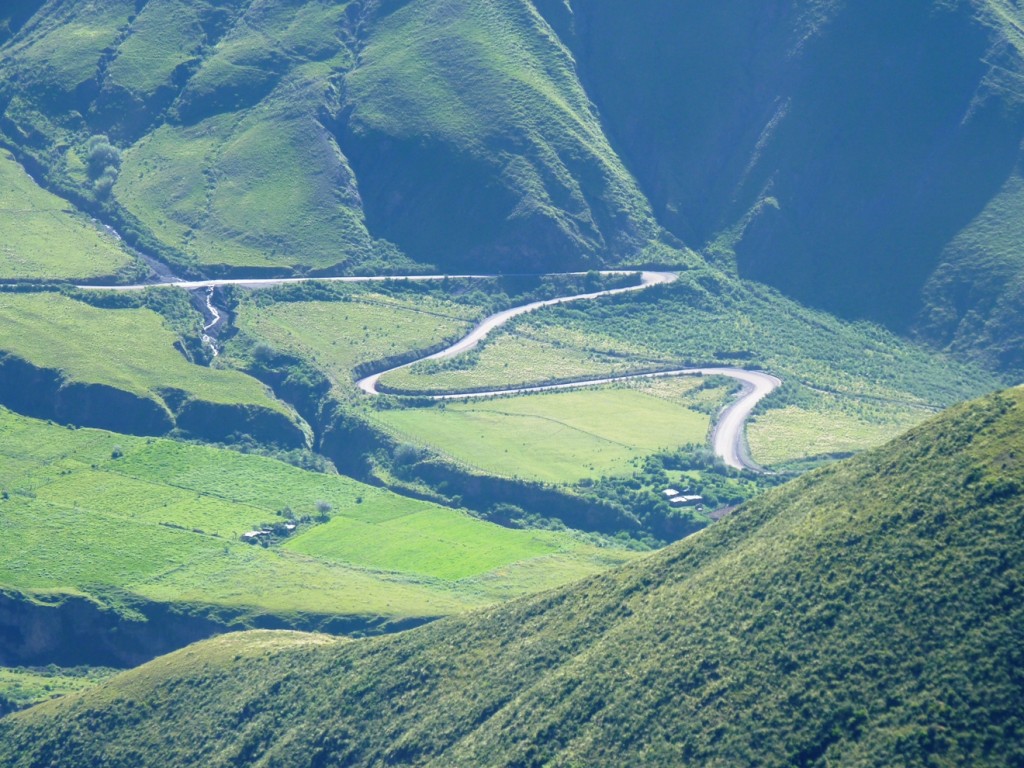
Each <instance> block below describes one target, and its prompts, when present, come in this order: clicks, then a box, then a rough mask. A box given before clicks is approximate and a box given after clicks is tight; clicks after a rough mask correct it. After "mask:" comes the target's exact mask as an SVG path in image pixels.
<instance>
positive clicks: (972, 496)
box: [0, 389, 1024, 766]
mask: <svg viewBox="0 0 1024 768" xmlns="http://www.w3.org/2000/svg"><path fill="white" fill-rule="evenodd" d="M1022 434H1024V390H1021V389H1016V390H1011V391H1008V392H1004V393H1001V394H997V395H993V396H990V397H988V398H986V399H984V400H981V401H977V402H974V403H970V404H967V405H963V406H958V407H956V408H954V409H952V410H951V411H949V412H947V413H946V414H944V415H942V416H940V417H938V418H936V419H934V420H932V421H931V422H929V423H928V424H926V425H924V426H922V427H920V428H918V429H916V430H913V431H912V432H910V433H908V434H907V435H905V436H903V437H901V438H899V439H897V440H896V441H894V442H893V443H890V444H889V445H888V446H886V447H884V448H882V449H879V450H876V451H872V452H870V453H868V454H864V455H862V456H860V457H858V458H856V459H854V460H852V461H849V462H846V463H843V464H840V465H834V466H832V467H829V468H827V469H825V470H822V471H819V472H815V473H812V474H810V475H807V476H805V477H804V478H803V479H801V480H798V481H795V482H794V483H791V484H789V485H787V486H785V487H784V488H781V489H779V490H777V491H775V492H772V493H770V494H767V495H765V496H763V497H761V498H760V499H759V500H757V501H755V502H752V503H751V504H749V505H747V506H746V507H744V508H742V509H741V511H740V512H738V513H737V514H736V515H735V516H733V517H732V518H729V519H728V520H727V521H725V522H724V523H722V524H720V525H718V526H715V527H714V528H711V529H708V530H707V531H705V532H703V533H701V534H700V535H698V536H696V537H693V538H691V539H689V540H686V541H684V542H681V543H680V544H678V545H675V546H673V547H671V548H669V549H667V550H665V551H664V552H662V553H660V554H658V555H655V556H653V557H651V558H649V559H646V560H644V561H642V562H638V563H637V564H634V565H631V566H627V567H626V568H624V569H622V570H620V571H617V572H614V573H611V574H606V575H603V576H600V577H597V578H595V579H591V580H589V581H587V582H583V583H582V584H578V585H574V586H573V587H571V588H568V589H562V590H559V591H555V592H552V593H548V594H546V595H544V596H540V597H536V598H531V599H527V600H522V601H519V602H516V603H513V604H510V605H507V606H503V607H500V608H496V609H491V610H488V611H484V612H481V613H476V614H472V615H469V616H465V617H459V618H456V619H452V620H445V621H442V622H438V623H436V624H433V625H431V626H428V627H425V628H421V629H418V630H413V631H410V632H408V633H405V634H403V635H400V636H396V637H391V638H385V639H380V640H370V641H366V642H363V641H360V642H354V643H351V642H350V643H345V642H337V641H329V640H327V639H324V638H317V637H315V636H295V635H279V634H278V635H275V634H256V635H237V636H230V637H224V638H220V639H218V640H216V641H213V642H212V643H206V644H203V645H199V646H194V647H192V648H190V649H187V650H185V651H182V652H179V653H177V654H174V655H172V656H169V657H165V658H163V659H159V660H157V661H155V662H153V663H152V664H149V665H146V666H144V667H141V668H139V669H138V670H135V671H132V672H129V673H126V674H124V675H122V676H120V677H118V678H115V679H114V680H112V681H111V682H109V683H108V684H106V685H103V686H101V687H100V688H99V689H97V690H95V691H93V692H90V693H87V694H84V695H76V696H71V697H68V698H66V699H64V700H61V701H57V702H52V703H48V704H46V705H43V706H40V707H37V708H35V709H33V710H30V711H28V712H25V713H22V714H18V715H14V716H12V717H8V718H6V719H5V720H3V721H0V756H3V757H4V758H5V759H6V760H7V761H8V762H9V763H10V764H11V765H15V766H22V765H23V766H28V765H45V764H52V763H58V764H71V765H81V764H87V763H88V764H99V763H102V764H103V765H107V766H119V765H133V766H138V765H182V764H199V763H201V764H203V765H210V766H219V765H240V764H245V765H265V766H284V765H289V766H299V765H311V766H312V765H315V766H328V765H378V764H383V763H387V764H397V765H446V766H449V765H473V766H480V765H518V766H534V765H536V766H540V765H566V766H568V765H624V764H635V763H637V762H642V763H643V764H645V765H681V764H700V765H709V764H722V765H726V764H728V765H737V764H739V765H747V764H757V765H824V764H826V763H827V764H830V765H855V764H871V765H894V764H899V765H926V764H927V765H964V764H971V765H1007V764H1017V763H1019V762H1020V761H1021V760H1024V721H1022V717H1021V712H1020V707H1019V702H1020V701H1021V698H1022V696H1024V678H1022V676H1021V672H1020V670H1021V668H1022V662H1024V657H1022V648H1024V636H1022V627H1024V547H1022V543H1021V542H1022V541H1024V527H1022V526H1024V514H1022V513H1024V495H1022V491H1024V487H1022V484H1021V481H1020V478H1021V476H1022V474H1024V473H1022V469H1024V467H1022V463H1021V462H1022V456H1024V451H1022V445H1021V437H1020V436H1021V435H1022ZM325 681H329V682H327V683H326V684H325Z"/></svg>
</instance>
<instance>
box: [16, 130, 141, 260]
mask: <svg viewBox="0 0 1024 768" xmlns="http://www.w3.org/2000/svg"><path fill="white" fill-rule="evenodd" d="M0 243H2V245H0V280H17V279H23V280H86V279H90V278H97V277H113V276H114V275H115V273H116V272H117V271H118V270H119V269H121V268H123V267H126V266H127V265H128V264H129V263H130V261H131V256H129V254H128V253H126V252H125V250H124V249H123V248H122V247H121V245H120V244H119V243H118V242H117V241H116V240H115V239H114V237H113V236H112V235H110V234H108V233H106V232H103V231H101V229H100V227H99V225H98V224H96V223H94V222H90V221H89V220H88V219H86V218H85V217H84V216H83V215H82V214H81V213H78V212H76V211H75V209H74V207H73V206H72V205H71V204H70V203H68V202H67V201H65V200H62V199H60V198H59V197H56V196H54V195H52V194H50V193H48V192H45V191H44V190H42V189H40V187H39V186H38V185H37V184H36V183H35V182H34V181H33V180H32V178H31V177H30V176H29V175H28V174H27V173H26V172H25V170H24V169H23V168H22V167H21V166H20V165H18V164H17V163H16V162H15V161H14V159H13V158H12V157H11V154H10V153H9V152H7V151H6V150H0Z"/></svg>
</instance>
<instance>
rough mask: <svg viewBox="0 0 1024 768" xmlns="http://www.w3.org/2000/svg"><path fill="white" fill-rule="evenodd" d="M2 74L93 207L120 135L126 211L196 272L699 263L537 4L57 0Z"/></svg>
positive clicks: (37, 141)
mask: <svg viewBox="0 0 1024 768" xmlns="http://www.w3.org/2000/svg"><path fill="white" fill-rule="evenodd" d="M0 67H2V68H3V71H4V73H5V74H4V79H3V83H4V85H3V91H4V93H5V94H6V95H7V96H9V99H8V100H7V101H6V102H5V104H6V110H5V111H6V115H7V118H8V123H7V124H6V126H7V128H6V129H5V132H7V133H9V135H10V138H11V140H12V141H13V142H15V143H18V144H19V145H21V146H22V147H23V148H24V149H25V151H26V152H28V153H29V154H30V155H31V156H33V157H34V158H36V159H37V160H39V162H41V163H42V164H43V165H44V166H46V167H47V169H48V171H49V173H50V177H51V181H52V182H53V183H54V184H56V185H57V186H60V187H63V188H65V189H67V190H69V191H70V190H73V191H75V192H79V193H84V194H85V196H86V197H89V196H91V195H92V191H91V189H90V182H89V180H88V179H87V178H86V177H85V175H84V172H83V169H84V162H85V161H86V160H87V157H86V140H87V139H88V137H89V135H93V134H104V135H109V136H111V137H112V139H113V141H114V143H115V144H116V145H117V146H118V147H119V148H121V149H122V150H123V164H122V167H121V169H120V174H119V178H118V181H117V184H116V186H115V188H114V190H113V204H114V205H115V206H116V207H117V208H118V212H117V214H116V216H117V218H118V219H119V220H120V221H123V222H125V226H126V227H127V229H126V232H128V233H129V237H130V238H131V239H133V240H135V239H139V238H141V240H142V241H146V242H149V243H150V244H151V246H152V247H153V248H155V249H156V250H159V251H160V252H161V254H162V255H163V256H164V257H166V258H170V259H171V260H174V261H176V262H178V263H179V264H182V265H186V264H187V265H190V266H191V267H192V268H194V269H204V270H212V271H216V272H225V271H230V270H237V269H246V270H249V271H250V272H252V271H256V270H274V271H282V270H283V271H288V270H290V269H292V268H302V269H310V268H312V269H322V270H332V271H365V270H369V269H375V270H376V269H391V270H396V271H402V270H405V271H408V270H410V269H415V268H417V265H415V264H413V263H412V262H411V261H410V259H409V258H407V257H406V256H405V255H403V253H402V252H401V251H400V250H399V249H398V248H396V247H395V246H394V245H392V244H390V243H388V242H385V241H384V240H382V239H381V238H388V239H391V240H394V241H395V242H397V244H398V245H399V246H400V248H401V249H403V250H404V251H405V253H406V254H408V255H409V256H411V257H413V258H415V259H417V260H418V261H419V262H420V265H419V267H418V268H422V265H423V263H431V262H437V263H441V264H446V265H448V266H456V265H468V264H471V265H474V266H479V265H482V264H487V265H489V266H490V268H494V267H496V266H503V267H504V266H511V265H516V266H518V267H519V268H525V267H526V266H528V265H527V261H529V262H530V265H529V266H530V268H531V269H532V268H534V267H538V268H539V267H544V268H553V267H554V266H556V265H555V261H557V262H558V263H559V264H568V263H573V264H580V265H582V264H584V263H587V264H598V263H605V262H608V261H610V260H613V259H616V258H630V257H634V256H636V255H637V254H639V253H640V252H641V251H646V252H648V253H649V254H654V255H653V256H652V258H656V259H657V258H660V259H665V258H667V259H670V260H671V259H678V258H681V256H680V254H679V252H678V251H674V250H673V249H672V248H669V247H665V246H662V245H658V244H657V243H655V242H654V241H655V240H656V238H657V237H658V232H659V230H658V227H657V225H656V224H655V222H654V219H653V215H652V212H651V210H650V207H649V205H648V204H647V203H646V201H645V199H644V196H643V194H642V193H641V192H640V191H639V189H638V188H637V186H636V184H635V182H634V181H633V179H632V177H631V176H630V174H629V172H628V171H627V170H626V169H625V167H624V165H623V164H622V162H621V161H620V160H619V159H618V157H617V156H616V154H615V152H614V150H613V149H612V148H611V145H610V143H609V141H608V139H607V138H606V137H605V135H604V133H603V132H602V129H601V125H600V121H599V119H598V116H597V113H596V110H595V109H594V107H593V105H592V104H591V103H590V100H589V99H588V98H587V95H586V93H585V91H584V89H583V87H582V86H581V84H580V82H579V80H578V79H577V77H576V72H575V68H574V65H573V61H572V59H571V57H570V56H569V55H568V52H567V51H566V50H565V48H564V47H563V46H562V45H561V43H560V42H559V41H558V39H557V38H556V37H555V36H554V35H553V33H552V32H551V30H550V28H549V27H548V26H547V24H546V22H545V21H544V20H543V18H542V17H541V16H540V15H539V14H538V13H537V12H536V11H535V10H534V9H533V7H532V6H531V4H530V3H527V2H520V1H519V0H515V1H514V2H509V1H508V0H487V2H481V3H460V4H458V6H457V7H453V6H451V5H450V4H446V3H442V2H437V1H436V0H416V1H415V2H413V3H409V4H405V5H404V6H403V7H401V8H398V9H394V8H390V7H388V8H384V7H380V8H378V7H376V6H366V5H364V4H361V3H360V4H357V3H349V2H341V3H320V2H313V1H310V2H302V3H292V2H285V1H284V0H261V1H260V2H256V3H248V2H241V0H228V1H227V2H223V3H216V4H207V3H205V2H194V1H193V0H152V1H151V2H148V3H146V4H145V5H144V6H142V7H139V8H136V7H135V4H134V3H131V2H127V0H91V2H90V3H88V4H85V5H60V4H50V5H46V6H45V7H43V8H42V9H41V10H40V12H39V13H38V14H36V16H35V17H34V18H33V19H32V20H30V21H29V22H28V23H27V24H25V26H24V27H22V28H21V29H20V30H17V32H16V34H15V35H14V37H13V38H12V39H11V40H10V41H8V42H7V44H6V46H5V47H4V48H3V55H2V59H0ZM470 70H472V71H473V73H474V74H473V77H469V78H467V77H464V75H465V73H466V72H467V71H470ZM427 134H429V136H430V138H429V140H424V141H420V139H419V138H416V137H419V136H423V135H427ZM99 202H102V201H99ZM456 204H458V205H456ZM395 205H398V206H399V207H400V208H401V209H402V211H401V215H400V216H395V215H393V211H392V210H391V209H392V208H393V207H394V206H395ZM470 221H472V222H474V223H475V225H476V227H475V229H476V230H478V231H476V232H475V234H474V232H473V231H471V229H469V228H466V227H463V226H461V224H464V223H467V222H470ZM455 225H460V226H455ZM148 238H153V239H148ZM516 254H518V255H516ZM545 254H547V255H546V256H545ZM547 260H550V261H551V263H550V264H547V263H544V262H546V261H547Z"/></svg>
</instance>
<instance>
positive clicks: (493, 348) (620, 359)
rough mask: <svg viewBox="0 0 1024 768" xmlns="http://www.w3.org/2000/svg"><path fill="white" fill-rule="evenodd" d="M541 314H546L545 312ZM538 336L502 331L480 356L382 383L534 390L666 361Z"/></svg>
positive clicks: (577, 338) (557, 335)
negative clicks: (539, 386)
mask: <svg viewBox="0 0 1024 768" xmlns="http://www.w3.org/2000/svg"><path fill="white" fill-rule="evenodd" d="M541 311H543V310H541ZM545 330H546V331H548V332H547V333H543V334H538V333H536V332H535V330H534V328H533V326H529V325H525V324H520V323H517V324H515V325H514V326H513V327H512V328H510V329H509V330H508V331H498V332H496V335H495V337H494V339H493V341H485V342H484V344H483V345H482V346H481V347H479V349H478V350H477V351H474V352H472V353H469V354H468V355H465V356H460V357H457V358H454V359H450V360H429V361H425V362H422V363H417V364H416V365H413V366H410V367H409V368H404V369H402V370H400V371H395V372H394V373H390V374H388V375H387V376H384V377H382V378H381V384H382V385H384V386H385V387H391V388H394V389H396V390H398V391H405V392H424V391H429V392H465V391H472V390H483V389H504V388H508V387H518V386H530V385H533V384H543V383H545V382H550V381H563V380H569V379H578V378H599V377H604V376H616V375H621V374H626V373H632V372H635V371H640V370H652V369H657V368H664V367H665V366H666V360H665V359H664V358H663V357H659V356H657V355H656V354H651V352H650V350H646V349H645V348H644V347H643V346H642V345H641V344H638V345H637V346H636V348H635V349H630V350H629V351H626V350H623V349H622V347H621V345H619V346H618V347H611V348H610V347H609V345H608V344H607V343H602V342H604V341H605V340H604V339H602V338H600V337H588V336H587V335H586V334H581V333H572V332H568V331H566V332H563V329H558V330H557V331H555V332H553V333H552V332H550V330H549V329H545Z"/></svg>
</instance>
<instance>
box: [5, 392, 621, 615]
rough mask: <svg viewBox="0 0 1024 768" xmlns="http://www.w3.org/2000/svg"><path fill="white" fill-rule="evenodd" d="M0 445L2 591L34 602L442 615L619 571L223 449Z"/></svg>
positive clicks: (93, 437)
mask: <svg viewBox="0 0 1024 768" xmlns="http://www.w3.org/2000/svg"><path fill="white" fill-rule="evenodd" d="M0 436H2V438H3V439H2V440H0V488H2V490H3V499H2V500H0V519H2V520H3V524H4V536H3V541H2V542H0V550H2V551H0V585H2V586H3V587H4V588H7V589H14V590H17V591H21V592H26V593H29V594H31V593H33V592H38V591H42V592H66V593H71V594H86V595H90V596H91V597H93V598H95V599H97V600H99V601H100V602H104V603H111V602H113V603H114V605H115V607H118V601H119V600H121V599H123V598H119V597H118V595H135V596H138V597H142V598H146V599H149V600H155V601H159V602H167V603H175V604H183V605H191V606H195V607H199V608H204V609H213V608H216V607H217V606H221V607H224V608H231V609H237V610H244V611H249V612H251V613H253V614H273V615H278V616H282V617H286V618H289V617H290V620H294V621H298V620H299V619H298V618H297V617H298V616H299V615H301V614H303V613H308V614H314V615H356V616H384V617H391V618H401V617H417V616H437V615H442V614H447V613H451V612H453V611H458V610H461V609H464V608H465V607H467V606H471V605H479V604H481V603H485V602H491V601H493V600H495V599H499V598H505V597H508V596H512V595H514V594H521V593H523V592H527V591H534V590H537V589H541V588H544V587H547V586H553V585H555V584H560V583H564V582H566V581H568V580H570V579H572V578H575V577H579V576H582V575H585V574H589V573H593V572H595V571H596V570H600V569H602V568H604V567H607V566H608V565H610V564H613V563H616V562H622V561H623V559H625V558H626V557H627V555H626V554H625V553H622V552H618V551H616V550H598V549H596V548H594V547H591V546H588V545H585V544H583V543H580V542H578V541H576V540H575V539H574V538H573V537H572V536H571V535H569V534H559V533H549V532H536V531H522V530H509V529H505V528H500V527H499V526H496V525H493V524H491V523H487V522H483V521H480V520H477V519H475V518H471V517H469V516H468V515H466V514H465V513H462V512H458V511H455V510H450V509H445V508H441V507H437V506H434V505H432V504H428V503H425V502H421V501H416V500H411V499H406V498H403V497H400V496H397V495H395V494H393V493H390V492H388V491H385V490H382V489H379V488H373V487H370V486H366V485H363V484H361V483H358V482H356V481H354V480H351V479H348V478H345V477H340V476H337V475H326V474H316V473H311V472H306V471H303V470H300V469H297V468H295V467H292V466H290V465H287V464H283V463H280V462H277V461H274V460H271V459H265V458H261V457H257V456H247V455H243V454H239V453H235V452H232V451H226V450H222V449H215V448H207V447H202V446H194V445H184V444H181V443H176V442H172V441H168V440H160V439H153V438H133V437H128V436H125V435H117V434H113V433H110V432H104V431H100V430H89V429H78V430H72V429H67V428H63V427H58V426H54V425H50V424H47V423H45V422H41V421H37V420H33V419H26V418H24V417H20V416H16V415H14V414H11V413H10V412H8V411H3V410H0ZM286 508H287V509H288V510H290V514H279V513H281V512H282V510H285V509H286ZM324 508H326V509H327V510H328V516H329V517H330V521H329V522H326V523H325V522H322V521H320V516H321V513H322V511H323V509H324ZM292 517H294V518H295V519H296V521H297V523H298V528H297V530H296V531H295V532H294V533H292V534H291V535H290V536H287V537H286V540H283V539H282V541H283V546H274V547H271V548H263V547H260V546H254V545H251V544H247V543H243V542H242V541H241V538H240V537H241V535H242V534H243V533H245V532H247V531H250V530H253V529H257V530H258V529H260V528H261V527H264V526H267V527H269V526H275V525H276V526H279V527H280V526H282V525H284V524H285V523H287V522H288V521H289V519H291V518H292ZM303 521H304V522H303Z"/></svg>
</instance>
